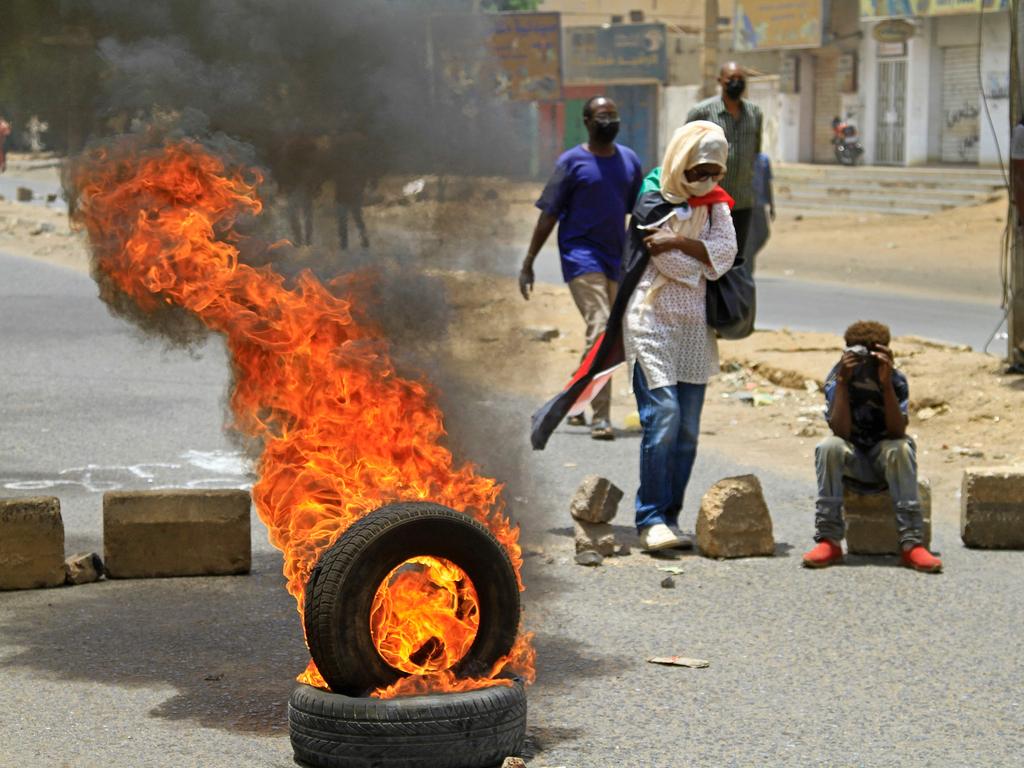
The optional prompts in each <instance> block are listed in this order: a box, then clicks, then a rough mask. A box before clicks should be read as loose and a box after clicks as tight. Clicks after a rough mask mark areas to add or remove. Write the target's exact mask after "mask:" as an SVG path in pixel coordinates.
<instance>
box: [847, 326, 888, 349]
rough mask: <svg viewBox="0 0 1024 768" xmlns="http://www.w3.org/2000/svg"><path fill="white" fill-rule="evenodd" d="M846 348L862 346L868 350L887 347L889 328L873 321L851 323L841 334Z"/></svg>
mask: <svg viewBox="0 0 1024 768" xmlns="http://www.w3.org/2000/svg"><path fill="white" fill-rule="evenodd" d="M843 338H844V339H845V340H846V346H848V347H852V346H853V345H855V344H863V345H864V346H865V347H867V348H868V349H871V348H872V347H875V346H879V347H887V346H889V340H890V339H891V338H892V337H891V336H890V334H889V326H887V325H883V324H882V323H877V322H875V321H874V320H858V321H857V322H856V323H853V324H852V325H851V326H850V327H849V328H847V329H846V332H845V333H844V334H843Z"/></svg>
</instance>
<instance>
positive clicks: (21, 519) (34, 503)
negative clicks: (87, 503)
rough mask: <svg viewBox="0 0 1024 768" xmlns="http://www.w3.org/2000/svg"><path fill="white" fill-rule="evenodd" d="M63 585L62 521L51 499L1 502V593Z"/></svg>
mask: <svg viewBox="0 0 1024 768" xmlns="http://www.w3.org/2000/svg"><path fill="white" fill-rule="evenodd" d="M63 583H64V521H63V520H62V519H61V516H60V500H59V499H57V498H56V497H54V496H38V497H34V498H25V499H0V589H34V588H36V587H57V586H60V585H61V584H63Z"/></svg>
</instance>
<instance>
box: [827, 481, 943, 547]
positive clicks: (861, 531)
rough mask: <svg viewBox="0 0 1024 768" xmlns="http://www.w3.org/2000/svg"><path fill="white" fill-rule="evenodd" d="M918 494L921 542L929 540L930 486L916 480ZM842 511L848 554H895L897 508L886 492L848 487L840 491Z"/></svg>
mask: <svg viewBox="0 0 1024 768" xmlns="http://www.w3.org/2000/svg"><path fill="white" fill-rule="evenodd" d="M917 496H918V499H919V500H920V501H921V517H922V518H923V519H924V527H923V530H922V537H923V542H922V543H923V544H924V545H925V546H926V547H929V548H930V547H931V543H932V487H931V485H930V484H929V483H928V481H927V480H921V479H918V481H917ZM843 514H844V516H845V518H846V550H847V551H848V552H849V553H850V554H851V555H898V554H899V553H900V542H899V532H898V531H897V529H896V510H895V508H894V507H893V504H892V496H891V495H890V494H889V491H888V490H886V491H882V492H881V493H866V494H861V493H857V492H856V491H853V490H851V489H850V488H845V489H844V491H843Z"/></svg>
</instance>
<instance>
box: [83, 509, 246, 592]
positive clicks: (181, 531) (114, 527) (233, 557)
mask: <svg viewBox="0 0 1024 768" xmlns="http://www.w3.org/2000/svg"><path fill="white" fill-rule="evenodd" d="M250 503H251V502H250V498H249V494H248V492H247V491H240V490H216V491H212V490H198V491H197V490H175V491H127V492H126V491H111V492H108V493H106V494H104V496H103V550H104V558H103V559H104V560H105V561H106V570H107V576H108V578H112V579H131V578H135V579H140V578H151V577H159V576H220V575H228V574H236V573H248V572H249V569H250V567H251V564H252V550H251V545H250V540H249V507H250Z"/></svg>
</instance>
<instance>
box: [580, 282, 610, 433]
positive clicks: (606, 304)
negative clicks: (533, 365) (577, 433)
mask: <svg viewBox="0 0 1024 768" xmlns="http://www.w3.org/2000/svg"><path fill="white" fill-rule="evenodd" d="M618 290H619V284H618V283H616V282H615V281H614V280H609V279H608V278H607V277H605V275H604V273H603V272H587V273H586V274H583V275H580V276H579V277H574V278H573V279H572V280H570V281H569V293H571V294H572V298H573V301H575V302H576V308H577V309H579V311H580V314H581V315H582V316H583V322H585V323H586V324H587V339H586V346H585V347H584V348H583V355H582V356H581V357H580V360H582V359H583V358H585V357H586V356H587V352H589V351H590V348H591V347H592V346H594V342H595V341H597V337H598V336H600V335H601V334H602V333H604V329H605V326H607V325H608V316H609V315H610V314H611V311H612V304H614V303H615V294H616V292H617V291H618ZM590 407H591V408H593V409H594V421H595V422H597V421H609V420H610V419H611V409H612V383H611V382H610V381H609V382H608V383H607V384H605V385H604V387H603V388H602V389H601V391H600V392H598V393H597V397H595V398H594V399H593V400H591V401H590Z"/></svg>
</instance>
